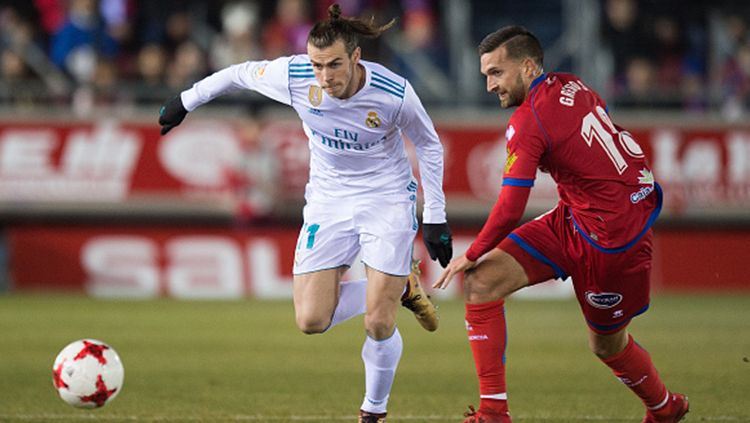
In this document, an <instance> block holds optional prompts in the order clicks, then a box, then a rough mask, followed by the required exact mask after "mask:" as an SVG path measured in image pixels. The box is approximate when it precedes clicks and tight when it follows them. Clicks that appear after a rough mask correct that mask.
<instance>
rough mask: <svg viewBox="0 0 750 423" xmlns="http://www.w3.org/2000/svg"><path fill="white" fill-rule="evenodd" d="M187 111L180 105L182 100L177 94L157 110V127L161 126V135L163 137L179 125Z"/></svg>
mask: <svg viewBox="0 0 750 423" xmlns="http://www.w3.org/2000/svg"><path fill="white" fill-rule="evenodd" d="M187 113H188V112H187V110H185V106H183V105H182V99H180V96H179V94H178V95H176V96H174V97H172V99H171V100H169V101H168V102H166V104H164V105H163V106H161V110H159V125H161V134H162V135H164V134H166V133H167V132H169V131H171V130H172V128H174V127H175V126H177V125H179V124H180V123H181V122H182V120H183V119H185V116H187Z"/></svg>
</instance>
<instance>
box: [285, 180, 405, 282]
mask: <svg viewBox="0 0 750 423" xmlns="http://www.w3.org/2000/svg"><path fill="white" fill-rule="evenodd" d="M302 213H303V217H304V224H303V225H302V229H301V230H300V233H299V238H298V239H297V247H296V251H295V254H294V270H293V272H294V274H295V275H299V274H303V273H310V272H316V271H319V270H326V269H334V268H338V267H341V266H349V267H351V265H352V263H353V262H354V259H355V258H356V257H357V254H358V253H359V252H360V251H361V252H362V262H363V263H364V264H365V265H367V266H368V267H370V268H372V269H374V270H378V271H380V272H383V273H386V274H389V275H395V276H408V275H409V272H410V271H411V258H412V249H413V246H414V237H415V236H416V234H417V228H418V226H419V224H418V222H417V216H416V195H415V194H412V195H409V196H405V197H401V198H398V199H393V198H390V199H388V198H385V199H384V198H367V199H357V200H351V199H348V200H345V201H341V200H337V201H333V200H324V201H320V200H314V201H310V202H308V203H307V204H306V205H305V207H304V210H303V212H302Z"/></svg>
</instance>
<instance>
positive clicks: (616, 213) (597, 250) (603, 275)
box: [434, 26, 688, 423]
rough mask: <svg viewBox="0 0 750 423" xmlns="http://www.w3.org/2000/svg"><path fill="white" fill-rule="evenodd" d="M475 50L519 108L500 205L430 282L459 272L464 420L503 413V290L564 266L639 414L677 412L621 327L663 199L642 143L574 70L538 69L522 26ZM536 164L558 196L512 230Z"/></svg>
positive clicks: (639, 289)
mask: <svg viewBox="0 0 750 423" xmlns="http://www.w3.org/2000/svg"><path fill="white" fill-rule="evenodd" d="M479 55H480V66H481V71H482V73H483V74H484V75H485V76H486V78H487V90H488V91H490V92H493V93H495V94H497V95H498V97H499V99H500V104H501V106H502V107H503V108H508V107H515V106H518V109H517V110H516V111H515V112H514V113H513V115H512V116H511V118H510V120H509V122H508V127H507V130H506V133H505V137H506V139H507V142H508V158H507V161H506V163H505V170H504V173H503V183H502V190H501V192H500V195H499V197H498V200H497V203H496V204H495V206H494V208H493V209H492V213H491V214H490V216H489V218H488V220H487V222H486V223H485V225H484V227H483V228H482V230H481V231H480V233H479V235H478V236H477V238H476V240H474V242H473V243H472V245H471V247H469V249H468V250H467V251H466V253H465V254H464V255H463V256H461V257H458V258H455V259H453V260H452V261H451V262H450V264H449V265H448V267H447V268H446V269H445V271H444V272H443V274H442V275H441V276H440V278H439V279H438V280H437V281H436V282H435V284H434V287H435V288H445V287H446V286H447V285H448V284H449V283H450V281H451V279H452V278H453V277H454V276H455V275H456V274H457V273H459V272H464V275H465V278H464V291H465V301H466V325H467V328H468V332H469V342H470V344H471V349H472V353H473V355H474V363H475V365H476V370H477V375H478V378H479V387H480V406H479V410H476V411H474V409H473V408H472V409H471V411H470V412H468V413H467V414H466V417H467V418H466V420H465V422H466V423H496V422H499V423H507V422H510V421H511V418H510V414H509V412H508V397H507V393H506V389H505V345H506V327H505V316H504V299H505V297H507V296H508V295H510V294H511V293H513V292H514V291H516V290H518V289H521V288H523V287H525V286H529V285H533V284H536V283H540V282H543V281H546V280H549V279H552V278H562V279H564V278H566V277H568V276H570V277H571V278H572V280H573V287H574V289H575V293H576V298H577V299H578V303H579V304H580V307H581V310H582V311H583V315H584V317H585V320H586V323H587V324H588V332H589V346H590V348H591V351H592V352H593V353H594V354H595V355H596V356H597V357H598V358H599V359H600V360H601V361H602V362H603V363H604V364H605V365H607V366H608V367H609V368H610V369H612V372H613V373H614V375H615V376H616V377H617V378H618V379H620V381H622V382H623V383H624V384H625V385H626V386H627V387H628V388H630V389H631V390H632V391H633V392H634V393H635V394H636V395H637V396H638V397H639V398H640V399H641V400H642V401H643V403H644V405H645V407H646V417H645V420H644V423H650V422H654V423H655V422H670V423H671V422H677V421H679V420H681V419H682V417H683V416H684V415H685V414H686V413H687V412H688V400H687V397H685V396H684V395H682V394H677V393H672V392H670V391H669V390H668V389H667V388H666V387H665V386H664V383H663V382H662V381H661V378H660V377H659V374H658V372H657V370H656V368H655V367H654V365H653V363H652V362H651V357H650V355H649V354H648V352H647V351H646V350H645V349H644V348H643V347H641V346H640V345H638V344H637V343H636V342H635V341H634V340H633V337H632V336H631V335H630V334H628V331H627V325H628V323H629V322H630V319H632V318H633V317H635V316H637V315H639V314H641V313H643V312H645V311H646V310H647V309H648V305H649V276H650V271H651V255H652V254H651V253H652V232H651V229H650V228H651V225H652V224H653V222H654V220H655V219H656V217H657V216H658V214H659V211H660V209H661V191H660V189H659V186H658V185H657V184H656V183H655V181H654V176H653V174H652V173H651V170H650V169H649V166H648V164H647V162H646V159H645V157H644V154H643V150H641V147H640V146H639V145H638V143H637V142H636V141H635V140H634V139H633V138H632V136H631V135H630V134H629V133H628V132H627V131H625V130H623V129H622V128H620V127H619V126H617V125H615V124H614V123H612V120H611V118H610V117H609V114H608V112H607V106H606V104H605V103H604V101H603V100H602V99H601V98H600V97H599V95H598V94H597V93H595V92H594V91H593V90H592V89H591V88H589V87H587V86H586V85H585V84H584V83H583V82H581V80H580V79H579V78H578V77H576V76H575V75H572V74H565V73H544V71H543V69H542V59H543V51H542V48H541V45H540V44H539V41H538V40H537V38H536V37H535V36H534V35H533V34H532V33H530V32H529V31H527V30H526V29H525V28H523V27H519V26H510V27H505V28H502V29H500V30H498V31H496V32H494V33H492V34H490V35H488V36H487V37H485V39H484V40H483V41H482V42H481V44H480V45H479ZM537 169H541V170H542V171H544V172H548V173H549V174H550V175H551V176H552V178H553V179H554V180H555V182H556V183H557V187H558V193H559V197H560V202H559V203H558V204H557V206H556V207H555V208H554V209H552V210H551V211H549V212H547V213H546V214H544V215H542V216H540V217H538V218H537V219H535V220H533V221H530V222H528V223H525V224H523V225H522V226H520V227H518V228H516V224H517V223H518V221H519V220H520V219H521V217H522V215H523V211H524V209H525V208H526V203H527V201H528V198H529V191H530V190H531V187H532V186H533V185H534V178H535V175H536V171H537ZM514 229H515V230H514ZM480 258H481V260H480Z"/></svg>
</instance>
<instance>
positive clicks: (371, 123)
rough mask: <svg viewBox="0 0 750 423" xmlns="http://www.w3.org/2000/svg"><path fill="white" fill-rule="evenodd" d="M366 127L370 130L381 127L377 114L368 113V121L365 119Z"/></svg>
mask: <svg viewBox="0 0 750 423" xmlns="http://www.w3.org/2000/svg"><path fill="white" fill-rule="evenodd" d="M365 125H367V126H368V127H369V128H377V127H378V126H380V118H379V117H378V114H377V113H376V112H367V119H365Z"/></svg>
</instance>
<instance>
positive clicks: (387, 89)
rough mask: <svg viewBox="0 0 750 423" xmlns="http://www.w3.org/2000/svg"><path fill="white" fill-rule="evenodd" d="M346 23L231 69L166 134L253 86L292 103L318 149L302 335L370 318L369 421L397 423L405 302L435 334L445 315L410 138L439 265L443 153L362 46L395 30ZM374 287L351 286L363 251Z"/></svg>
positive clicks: (173, 108)
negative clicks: (423, 278) (395, 394)
mask: <svg viewBox="0 0 750 423" xmlns="http://www.w3.org/2000/svg"><path fill="white" fill-rule="evenodd" d="M393 23H394V21H391V22H389V23H388V24H386V25H384V26H374V25H373V23H372V22H371V21H370V22H365V21H362V20H359V19H354V18H347V17H342V16H341V9H340V7H339V6H338V5H336V4H334V5H333V6H331V7H330V8H329V18H328V19H327V20H324V21H321V22H318V23H317V24H316V25H315V26H314V27H313V28H312V29H311V31H310V34H309V36H308V44H307V51H308V54H304V55H294V56H288V57H280V58H278V59H275V60H265V61H249V62H245V63H241V64H238V65H233V66H230V67H228V68H226V69H223V70H221V71H218V72H216V73H214V74H213V75H211V76H208V77H206V78H205V79H203V80H201V81H198V82H197V83H195V84H194V85H193V87H192V88H190V89H188V90H186V91H183V92H182V93H181V94H180V95H178V96H177V97H175V98H173V99H172V100H170V101H169V102H167V103H166V104H165V106H164V107H163V108H162V110H161V112H160V114H161V116H160V119H159V123H160V124H161V125H162V135H163V134H166V133H167V132H168V131H169V130H171V129H172V128H174V127H175V126H177V125H179V124H180V122H182V120H183V119H184V117H185V116H186V114H187V113H188V112H189V111H193V110H195V109H196V108H197V107H198V106H200V105H202V104H205V103H207V102H209V101H211V100H212V99H214V98H216V97H218V96H219V95H221V94H224V93H226V92H228V91H230V90H233V89H249V90H253V91H256V92H259V93H261V94H263V95H265V96H267V97H269V98H272V99H274V100H276V101H279V102H281V103H284V104H286V105H289V106H291V107H293V108H294V109H295V111H296V112H297V114H298V115H299V117H300V118H301V119H302V126H303V129H304V132H305V134H306V135H307V138H308V146H309V148H310V180H309V182H308V184H307V186H306V189H305V200H306V204H305V207H304V210H303V216H304V224H303V226H302V229H301V231H300V234H299V239H298V242H297V247H296V252H295V258H294V308H295V313H296V322H297V325H298V326H299V328H300V329H301V330H302V331H303V332H305V333H308V334H313V333H322V332H325V331H326V330H328V329H329V328H330V327H332V326H334V325H336V324H338V323H341V322H343V321H345V320H347V319H349V318H351V317H353V316H356V315H359V314H362V313H364V314H365V330H366V332H367V336H366V339H365V342H364V346H363V347H362V359H363V361H364V364H365V396H364V401H363V403H362V405H361V407H360V412H359V422H363V423H370V422H372V423H377V422H385V417H386V407H387V403H388V396H389V394H390V391H391V386H392V385H393V379H394V376H395V372H396V367H397V365H398V362H399V360H400V357H401V351H402V349H403V343H402V339H401V335H400V333H399V331H398V328H397V327H396V322H395V320H396V313H397V311H398V305H399V302H401V303H402V304H403V305H404V306H406V307H407V308H409V309H411V310H412V311H413V312H414V313H415V315H416V317H417V320H418V321H419V322H420V324H422V326H423V327H425V328H426V329H427V330H430V331H433V330H435V329H437V324H438V320H437V313H436V311H435V308H434V306H433V305H432V303H431V302H430V301H429V299H428V298H427V296H426V295H425V293H424V291H423V290H422V288H421V287H420V285H419V281H418V275H419V268H418V264H413V263H412V246H413V241H414V237H415V236H416V233H417V229H418V221H417V217H416V198H417V196H416V194H417V182H416V180H415V178H414V176H413V175H412V171H411V166H410V163H409V160H408V158H407V155H406V151H405V149H404V141H403V138H402V133H404V134H406V135H407V136H408V137H409V140H411V142H412V143H413V144H414V146H415V147H416V151H417V158H418V162H419V170H420V175H421V180H422V184H423V191H424V207H423V215H422V220H423V238H424V241H425V245H426V247H427V250H428V252H429V254H430V257H431V258H432V259H437V260H439V262H440V264H441V265H442V266H443V267H445V266H446V265H447V264H448V262H449V261H450V258H451V256H452V239H451V233H450V229H449V228H448V224H447V223H446V213H445V195H444V193H443V189H442V182H443V147H442V145H441V143H440V141H439V139H438V136H437V133H436V132H435V129H434V126H433V124H432V121H431V120H430V118H429V116H428V115H427V113H426V112H425V110H424V107H423V106H422V104H421V102H420V100H419V98H418V97H417V94H416V93H415V92H414V89H413V88H412V86H411V85H410V84H409V82H408V81H406V80H405V79H404V78H403V77H401V76H399V75H396V74H394V73H393V72H391V71H389V70H388V69H386V68H385V67H383V66H381V65H379V64H377V63H372V62H368V61H364V60H361V50H360V47H359V45H358V44H359V38H360V37H367V38H375V37H378V36H379V35H380V34H381V33H382V32H383V31H385V30H386V29H388V28H389V27H390V26H392V25H393ZM360 252H361V254H362V261H363V263H364V264H365V267H366V271H367V279H363V280H359V281H347V282H342V281H341V279H342V276H343V274H344V272H345V271H346V269H347V268H349V267H350V266H351V264H352V262H353V261H354V259H355V257H356V255H357V254H358V253H360Z"/></svg>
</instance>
